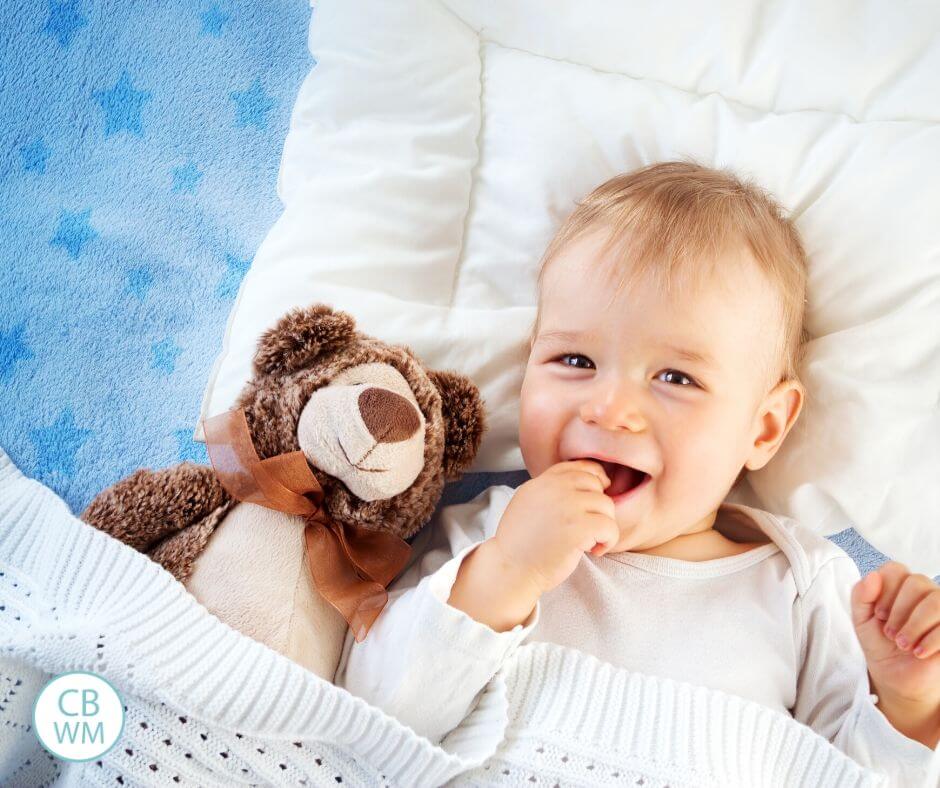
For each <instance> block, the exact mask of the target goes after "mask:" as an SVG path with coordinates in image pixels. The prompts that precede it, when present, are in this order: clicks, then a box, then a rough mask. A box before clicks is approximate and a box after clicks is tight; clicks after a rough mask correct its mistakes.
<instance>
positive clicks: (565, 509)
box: [493, 460, 620, 594]
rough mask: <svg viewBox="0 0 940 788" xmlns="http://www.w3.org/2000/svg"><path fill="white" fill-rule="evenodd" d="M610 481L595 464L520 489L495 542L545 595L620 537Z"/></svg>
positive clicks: (556, 471) (568, 466) (557, 469)
mask: <svg viewBox="0 0 940 788" xmlns="http://www.w3.org/2000/svg"><path fill="white" fill-rule="evenodd" d="M609 486H610V479H609V478H608V477H607V474H606V473H605V472H604V466H603V465H601V464H600V463H599V462H597V461H595V460H568V461H566V462H559V463H557V464H556V465H553V466H551V467H550V468H548V469H547V470H546V471H545V472H544V473H542V474H540V475H539V476H537V477H535V478H534V479H530V480H529V481H527V482H526V483H525V484H522V485H520V486H519V487H518V488H517V489H516V492H515V494H514V495H513V497H512V500H510V502H509V505H508V506H507V507H506V511H505V512H503V516H502V519H501V520H500V522H499V526H498V527H497V529H496V534H495V536H494V537H493V542H494V543H495V544H496V545H497V546H498V547H499V548H500V552H501V554H502V556H503V558H504V560H505V561H506V562H507V564H508V565H511V566H513V567H515V568H516V570H517V571H518V572H521V573H522V574H524V575H525V576H527V577H528V578H530V580H531V583H532V585H533V586H535V587H537V588H538V590H539V592H540V593H543V594H544V593H545V592H546V591H550V590H551V589H553V588H555V586H557V585H559V584H560V583H562V582H563V581H564V580H565V579H566V578H567V577H568V576H569V575H570V574H571V573H572V572H574V570H575V567H577V565H578V562H579V561H580V560H581V558H582V557H583V556H584V554H585V553H587V552H590V553H591V554H592V555H603V554H604V553H605V552H607V551H608V550H610V549H611V548H612V547H613V546H614V545H615V544H616V542H617V540H618V538H619V537H620V532H619V530H618V528H617V520H616V513H615V510H614V502H613V500H612V499H611V498H610V497H609V496H607V495H605V494H604V490H605V489H607V487H609Z"/></svg>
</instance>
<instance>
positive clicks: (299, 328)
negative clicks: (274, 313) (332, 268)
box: [254, 304, 356, 376]
mask: <svg viewBox="0 0 940 788" xmlns="http://www.w3.org/2000/svg"><path fill="white" fill-rule="evenodd" d="M355 334H356V321H355V320H354V319H353V318H352V316H351V315H349V314H347V313H346V312H340V311H339V310H335V309H333V307H331V306H328V305H327V304H314V305H313V306H310V307H307V308H305V309H292V310H291V311H290V312H288V313H287V314H286V315H284V317H282V318H281V319H280V320H279V321H278V322H277V325H275V326H274V328H270V329H268V330H267V331H265V332H264V334H263V335H262V336H261V339H260V340H259V341H258V349H257V351H255V363H254V366H255V375H259V376H260V375H282V374H289V373H291V372H296V371H297V370H299V369H304V368H305V367H309V366H310V365H311V364H312V363H313V361H314V360H315V359H316V357H317V356H319V355H320V354H321V353H323V352H325V351H327V350H334V349H336V348H338V347H341V346H343V345H345V344H346V343H347V342H349V341H350V340H351V339H352V338H353V337H354V336H355Z"/></svg>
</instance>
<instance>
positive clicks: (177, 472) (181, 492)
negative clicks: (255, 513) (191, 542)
mask: <svg viewBox="0 0 940 788" xmlns="http://www.w3.org/2000/svg"><path fill="white" fill-rule="evenodd" d="M227 500H229V496H228V493H226V492H225V490H224V489H223V488H222V485H221V484H219V481H218V479H217V478H216V476H215V473H214V472H213V470H212V468H207V467H206V466H204V465H194V464H193V463H191V462H184V463H182V464H181V465H177V466H174V467H172V468H164V469H163V470H159V471H150V470H140V471H136V472H135V473H133V474H132V475H131V476H128V477H127V478H126V479H124V480H123V481H120V482H118V483H117V484H115V485H114V486H113V487H109V488H108V489H107V490H105V491H104V492H102V493H99V494H98V496H97V497H96V498H95V499H94V500H93V501H92V502H91V503H90V504H89V505H88V508H86V509H85V511H84V512H82V520H84V521H85V522H88V523H91V524H92V525H94V526H95V527H96V528H100V529H101V530H102V531H106V532H107V533H109V534H111V536H113V537H115V538H116V539H120V540H121V541H122V542H124V543H125V544H128V545H130V546H131V547H133V548H134V549H135V550H140V551H141V552H142V553H146V552H149V551H150V549H151V548H153V547H154V546H155V545H156V544H157V543H159V542H160V541H162V540H163V539H165V538H166V537H168V536H172V535H173V534H175V533H177V532H179V531H180V530H182V529H184V528H187V527H188V526H190V525H192V524H193V523H195V522H199V521H200V520H202V519H203V518H205V517H208V516H209V515H210V514H212V513H213V512H214V511H215V510H216V509H218V508H219V507H220V506H221V505H222V504H223V503H225V502H226V501H227ZM156 512H159V513H160V516H159V517H154V514H155V513H156Z"/></svg>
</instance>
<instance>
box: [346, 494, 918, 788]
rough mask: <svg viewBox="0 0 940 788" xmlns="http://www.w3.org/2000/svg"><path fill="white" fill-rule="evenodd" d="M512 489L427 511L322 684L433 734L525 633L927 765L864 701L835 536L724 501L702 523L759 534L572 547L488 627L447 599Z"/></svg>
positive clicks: (899, 776) (901, 763)
mask: <svg viewBox="0 0 940 788" xmlns="http://www.w3.org/2000/svg"><path fill="white" fill-rule="evenodd" d="M514 492H515V490H514V489H513V488H511V487H506V486H496V487H491V488H489V489H487V490H485V491H483V492H482V493H481V494H480V495H478V496H477V497H476V498H475V499H474V500H472V501H470V502H467V503H464V504H458V505H453V506H448V507H445V508H443V509H442V510H441V511H440V512H439V513H438V515H437V516H436V517H435V519H434V521H433V522H432V523H430V524H429V526H428V527H430V528H432V529H433V530H432V532H431V538H430V542H429V544H428V547H427V549H426V550H425V551H424V552H423V553H422V554H421V555H420V557H418V558H417V560H415V561H414V562H413V563H412V565H411V566H410V567H409V568H408V569H407V570H406V572H405V573H404V574H403V575H402V576H401V577H400V578H399V579H398V580H397V581H396V582H395V583H394V584H393V586H392V587H391V588H390V590H389V602H388V605H387V607H386V608H385V610H384V611H383V612H382V614H381V615H380V616H379V617H378V619H377V620H376V622H375V624H374V625H373V627H372V630H371V631H370V633H369V635H368V637H367V638H366V639H365V640H364V641H363V642H362V643H356V642H355V640H354V639H353V638H352V637H351V635H347V638H346V642H345V644H344V648H343V654H342V657H341V660H340V664H339V668H338V670H337V673H336V678H335V683H336V684H338V685H340V686H343V687H345V688H346V689H348V690H349V691H350V692H351V693H353V694H354V695H358V696H360V697H362V698H364V699H365V700H367V701H369V702H370V703H372V704H374V705H376V706H379V707H380V708H382V709H383V710H385V711H386V712H387V713H389V714H391V715H392V716H394V717H397V718H398V719H399V720H401V721H402V722H404V723H406V724H408V725H410V726H411V727H412V728H414V729H415V730H416V731H418V732H419V733H421V734H423V735H425V736H426V737H428V738H429V739H430V740H431V741H434V742H439V741H440V740H441V739H442V738H443V737H444V735H446V734H447V732H448V731H450V730H452V729H453V728H455V727H457V726H458V725H459V724H460V722H461V721H462V720H463V719H464V718H465V717H466V716H467V714H468V713H469V712H470V711H471V710H472V709H473V707H474V705H475V702H476V699H477V698H478V697H479V695H480V693H481V690H482V689H483V688H484V686H485V685H486V684H487V682H489V680H490V679H491V678H492V677H493V676H494V675H495V674H496V672H497V671H498V670H499V668H500V665H501V664H502V662H503V661H504V660H505V658H506V657H507V656H508V655H509V654H510V653H511V652H512V651H513V650H514V649H515V648H516V647H517V646H518V645H519V644H520V643H521V642H522V641H523V640H527V641H528V642H532V641H547V642H551V643H556V644H559V645H563V646H568V647H571V648H575V649H578V650H580V651H583V652H586V653H589V654H592V655H594V656H596V657H597V658H599V659H602V660H605V661H607V662H609V663H611V664H613V665H615V666H617V667H621V668H625V669H627V670H630V671H635V672H640V673H646V674H652V675H658V676H665V677H669V678H673V679H676V680H679V681H685V682H691V683H695V684H701V685H703V686H706V687H711V688H714V689H719V690H723V691H725V692H728V693H731V694H735V695H739V696H742V697H745V698H748V699H751V700H754V701H756V702H758V703H761V704H763V705H765V706H769V707H771V708H774V709H777V710H778V711H781V712H784V713H789V714H791V715H792V716H793V717H794V718H795V719H797V720H798V721H800V722H802V723H804V724H806V725H808V726H809V727H811V728H813V729H814V730H815V731H816V732H817V733H819V734H820V735H822V736H823V737H825V738H826V739H827V740H829V741H831V742H832V743H833V744H834V745H835V746H837V747H838V748H839V749H841V750H842V751H843V752H845V753H846V754H848V755H849V756H851V757H853V758H854V759H855V760H856V761H858V762H859V763H861V764H862V765H864V766H868V767H871V768H874V769H877V770H880V771H887V772H888V773H890V774H892V776H893V777H895V778H896V780H897V784H898V785H908V784H911V785H913V784H916V783H914V782H908V781H907V780H908V778H910V779H913V778H912V777H911V776H912V775H922V774H925V773H927V771H928V769H929V763H930V761H931V758H932V756H933V755H934V753H933V752H932V751H931V750H930V749H929V748H928V747H926V746H924V745H923V744H921V743H919V742H916V741H914V740H912V739H909V738H907V737H906V736H904V735H903V734H901V733H899V732H898V731H897V730H896V729H895V728H894V727H892V726H891V724H890V723H889V722H888V721H887V719H886V718H885V717H884V715H883V714H882V713H881V712H880V711H879V710H878V708H877V707H876V706H875V705H874V704H875V702H876V701H877V696H875V695H873V694H871V693H870V690H869V682H868V671H867V666H866V663H865V659H864V656H863V652H862V650H861V646H860V645H859V643H858V640H857V638H856V635H855V632H854V628H853V626H852V622H851V616H850V601H849V595H850V593H851V589H852V586H853V585H854V584H855V583H856V582H857V581H858V579H859V572H858V569H857V567H856V566H855V563H854V562H853V561H852V559H851V558H850V557H849V556H848V555H847V554H846V553H845V552H844V551H843V550H841V549H840V548H839V547H838V546H837V545H835V544H833V543H832V542H830V541H829V540H827V539H825V538H824V537H822V536H820V535H818V534H816V533H814V532H813V531H811V530H809V529H807V528H804V527H802V526H800V525H799V524H797V523H795V522H794V521H792V520H790V519H788V518H783V517H778V516H774V515H771V514H769V513H767V512H764V511H762V510H759V509H755V508H753V507H747V506H743V505H740V504H725V505H724V506H723V507H722V511H721V515H720V517H719V518H718V521H717V522H716V528H718V529H719V530H721V531H722V533H724V534H725V535H726V536H728V537H729V538H732V539H735V540H736V541H748V542H765V544H762V545H761V546H759V547H756V548H753V549H751V550H749V551H747V552H745V553H741V554H739V555H735V556H731V557H727V558H719V559H715V560H711V561H701V562H691V561H682V560H677V559H672V558H664V557H660V556H651V555H642V554H639V553H629V552H625V553H617V554H613V555H610V554H608V555H606V556H602V557H600V558H596V557H593V556H590V555H587V554H585V555H584V557H583V558H582V559H581V562H580V563H579V565H578V567H577V568H576V569H575V571H574V573H573V574H572V575H571V576H570V577H569V578H568V579H567V580H566V581H565V582H564V583H562V584H561V585H560V586H558V587H557V588H555V589H553V590H552V591H551V592H549V593H547V594H545V595H543V596H542V598H541V600H540V601H539V603H538V605H537V606H536V608H535V610H534V611H533V613H532V614H531V615H530V616H529V619H528V620H527V621H525V622H524V624H522V625H519V626H517V627H515V628H514V629H513V630H511V631H509V632H504V633H497V632H495V631H493V630H492V629H490V628H489V627H487V626H486V625H484V624H481V623H479V622H477V621H475V620H474V619H472V618H470V617H469V616H468V615H466V614H465V613H463V612H462V611H460V610H457V609H456V608H453V607H451V606H450V605H448V604H447V600H448V598H449V596H450V591H451V588H452V586H453V583H454V580H455V579H456V576H457V571H458V569H459V567H460V564H461V562H462V561H463V559H464V558H465V557H466V556H467V554H468V553H469V552H470V551H472V550H473V549H474V547H475V546H476V545H477V544H479V543H480V542H481V541H483V540H484V539H487V538H489V537H491V536H492V535H493V534H495V532H496V528H497V526H498V525H499V521H500V518H501V517H502V514H503V512H504V511H505V509H506V506H507V505H508V504H509V501H510V499H511V498H512V495H513V494H514Z"/></svg>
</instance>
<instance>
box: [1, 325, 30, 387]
mask: <svg viewBox="0 0 940 788" xmlns="http://www.w3.org/2000/svg"><path fill="white" fill-rule="evenodd" d="M25 333H26V324H25V323H20V324H19V325H18V326H14V328H13V330H12V331H7V332H6V333H4V332H3V331H0V383H2V382H5V381H7V380H9V379H11V378H12V377H13V365H14V364H16V362H17V361H27V360H28V359H31V358H32V357H33V352H32V351H31V350H30V349H29V348H28V347H27V346H26V342H25V341H24V334H25Z"/></svg>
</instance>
